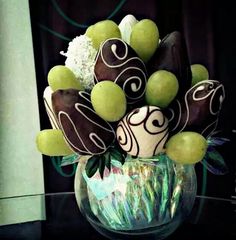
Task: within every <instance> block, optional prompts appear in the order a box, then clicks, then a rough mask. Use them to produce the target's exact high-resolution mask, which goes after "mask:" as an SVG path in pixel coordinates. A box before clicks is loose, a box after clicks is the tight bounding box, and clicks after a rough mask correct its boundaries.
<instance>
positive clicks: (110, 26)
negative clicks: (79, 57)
mask: <svg viewBox="0 0 236 240" xmlns="http://www.w3.org/2000/svg"><path fill="white" fill-rule="evenodd" d="M85 35H86V36H87V37H89V38H91V39H92V42H93V46H94V48H95V49H97V50H98V49H99V47H100V45H101V43H102V42H104V41H105V40H107V39H109V38H121V33H120V29H119V27H118V25H117V24H116V23H115V22H113V21H111V20H103V21H100V22H97V23H96V24H94V25H92V26H90V27H89V28H88V29H87V30H86V32H85Z"/></svg>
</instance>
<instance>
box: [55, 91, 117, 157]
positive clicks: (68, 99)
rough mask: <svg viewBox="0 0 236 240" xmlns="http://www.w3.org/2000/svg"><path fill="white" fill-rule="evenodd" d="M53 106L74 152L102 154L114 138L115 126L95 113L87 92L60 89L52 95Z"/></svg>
mask: <svg viewBox="0 0 236 240" xmlns="http://www.w3.org/2000/svg"><path fill="white" fill-rule="evenodd" d="M52 105H53V110H54V112H55V114H56V116H57V119H58V122H59V125H60V128H61V130H62V132H63V134H64V137H65V139H66V141H67V142H68V144H69V145H70V147H71V148H72V149H73V150H74V151H75V152H78V153H80V154H89V155H96V154H101V153H104V152H105V151H106V150H107V148H108V147H109V146H110V144H112V142H113V141H114V139H115V132H114V130H113V128H112V127H111V125H110V124H109V123H108V122H106V121H104V120H103V119H102V118H100V117H99V116H98V115H97V114H96V113H95V111H94V110H93V108H92V104H91V101H90V95H89V94H88V93H86V92H84V91H78V90H75V89H68V90H58V91H56V92H54V93H53V94H52Z"/></svg>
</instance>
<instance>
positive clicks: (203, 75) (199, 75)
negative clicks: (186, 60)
mask: <svg viewBox="0 0 236 240" xmlns="http://www.w3.org/2000/svg"><path fill="white" fill-rule="evenodd" d="M191 71H192V86H194V85H195V84H196V83H198V82H200V81H202V80H208V79H209V72H208V70H207V69H206V67H204V66H203V65H201V64H193V65H191Z"/></svg>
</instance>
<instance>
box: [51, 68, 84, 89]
mask: <svg viewBox="0 0 236 240" xmlns="http://www.w3.org/2000/svg"><path fill="white" fill-rule="evenodd" d="M48 84H49V86H50V87H51V88H52V90H53V91H56V90H58V89H69V88H73V89H78V90H82V89H83V88H82V85H81V84H80V82H79V81H78V80H77V79H76V77H75V74H74V73H73V72H72V71H71V70H70V69H69V68H68V67H66V66H63V65H57V66H55V67H53V68H52V69H51V70H50V71H49V73H48Z"/></svg>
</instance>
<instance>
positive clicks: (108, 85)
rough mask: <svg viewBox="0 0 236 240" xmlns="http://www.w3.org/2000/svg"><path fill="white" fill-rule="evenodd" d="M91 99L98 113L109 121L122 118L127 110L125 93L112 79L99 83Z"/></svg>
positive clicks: (94, 88)
mask: <svg viewBox="0 0 236 240" xmlns="http://www.w3.org/2000/svg"><path fill="white" fill-rule="evenodd" d="M91 101H92V105H93V108H94V110H95V111H96V113H97V114H98V115H99V116H100V117H101V118H102V119H104V120H106V121H109V122H116V121H118V120H120V119H121V118H122V117H123V116H124V114H125V112H126V106H127V104H126V97H125V93H124V91H123V90H122V88H121V87H119V86H118V85H117V84H116V83H114V82H112V81H102V82H99V83H97V84H96V85H95V86H94V87H93V89H92V92H91Z"/></svg>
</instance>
